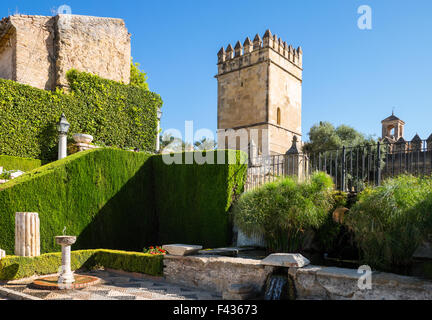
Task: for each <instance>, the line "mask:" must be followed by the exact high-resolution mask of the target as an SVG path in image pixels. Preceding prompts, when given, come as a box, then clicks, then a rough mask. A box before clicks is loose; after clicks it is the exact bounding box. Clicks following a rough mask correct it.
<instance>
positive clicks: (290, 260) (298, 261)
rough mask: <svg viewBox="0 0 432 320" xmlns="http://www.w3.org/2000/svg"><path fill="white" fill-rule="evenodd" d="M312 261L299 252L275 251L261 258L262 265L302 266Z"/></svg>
mask: <svg viewBox="0 0 432 320" xmlns="http://www.w3.org/2000/svg"><path fill="white" fill-rule="evenodd" d="M309 263H310V261H309V260H308V259H306V258H305V257H303V256H302V255H301V254H299V253H274V254H271V255H269V256H268V257H266V258H265V259H263V260H261V264H262V265H266V266H276V267H290V268H302V267H304V266H307V265H308V264H309Z"/></svg>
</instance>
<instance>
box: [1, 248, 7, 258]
mask: <svg viewBox="0 0 432 320" xmlns="http://www.w3.org/2000/svg"><path fill="white" fill-rule="evenodd" d="M4 257H6V252H5V251H4V250H2V249H0V260H1V259H3V258H4Z"/></svg>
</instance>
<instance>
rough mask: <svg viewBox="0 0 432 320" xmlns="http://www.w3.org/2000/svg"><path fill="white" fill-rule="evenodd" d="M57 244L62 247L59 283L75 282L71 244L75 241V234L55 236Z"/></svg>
mask: <svg viewBox="0 0 432 320" xmlns="http://www.w3.org/2000/svg"><path fill="white" fill-rule="evenodd" d="M55 239H56V242H57V244H59V245H61V247H62V268H61V273H60V276H59V279H58V283H59V284H65V285H68V284H71V283H74V282H75V278H74V275H73V272H72V270H71V246H72V245H73V244H74V243H75V241H76V237H74V236H58V237H55Z"/></svg>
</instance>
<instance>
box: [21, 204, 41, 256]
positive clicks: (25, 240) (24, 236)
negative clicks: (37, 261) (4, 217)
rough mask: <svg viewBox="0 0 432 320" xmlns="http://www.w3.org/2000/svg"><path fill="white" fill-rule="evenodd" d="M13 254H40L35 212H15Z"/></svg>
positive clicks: (37, 223) (37, 219)
mask: <svg viewBox="0 0 432 320" xmlns="http://www.w3.org/2000/svg"><path fill="white" fill-rule="evenodd" d="M15 255H16V256H21V257H36V256H39V255H40V235H39V215H38V214H37V213H36V212H17V213H15Z"/></svg>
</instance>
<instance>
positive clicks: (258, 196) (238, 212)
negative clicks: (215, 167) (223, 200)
mask: <svg viewBox="0 0 432 320" xmlns="http://www.w3.org/2000/svg"><path fill="white" fill-rule="evenodd" d="M332 188H333V182H332V179H331V178H330V176H328V175H326V174H325V173H321V172H319V173H315V174H314V175H313V176H312V177H311V179H310V180H309V181H307V182H303V183H299V182H297V181H295V180H294V179H293V178H291V177H288V178H284V179H282V180H279V181H276V182H273V183H268V184H266V185H264V186H262V187H260V188H258V189H256V190H253V191H250V192H246V193H244V194H243V195H242V196H241V197H240V199H239V201H238V202H237V204H236V205H235V208H234V219H235V223H236V224H237V225H238V227H239V228H240V229H241V230H242V231H244V232H245V233H246V234H247V235H249V236H251V235H257V234H263V235H264V238H265V241H266V244H267V246H268V248H269V249H270V250H274V251H290V252H294V251H299V250H301V249H302V244H303V241H304V240H305V236H306V235H307V232H308V231H312V230H313V229H317V228H319V227H320V226H322V225H323V224H324V222H325V219H326V216H327V214H328V211H329V210H330V209H331V208H332V206H333V200H332V197H331V190H332Z"/></svg>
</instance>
